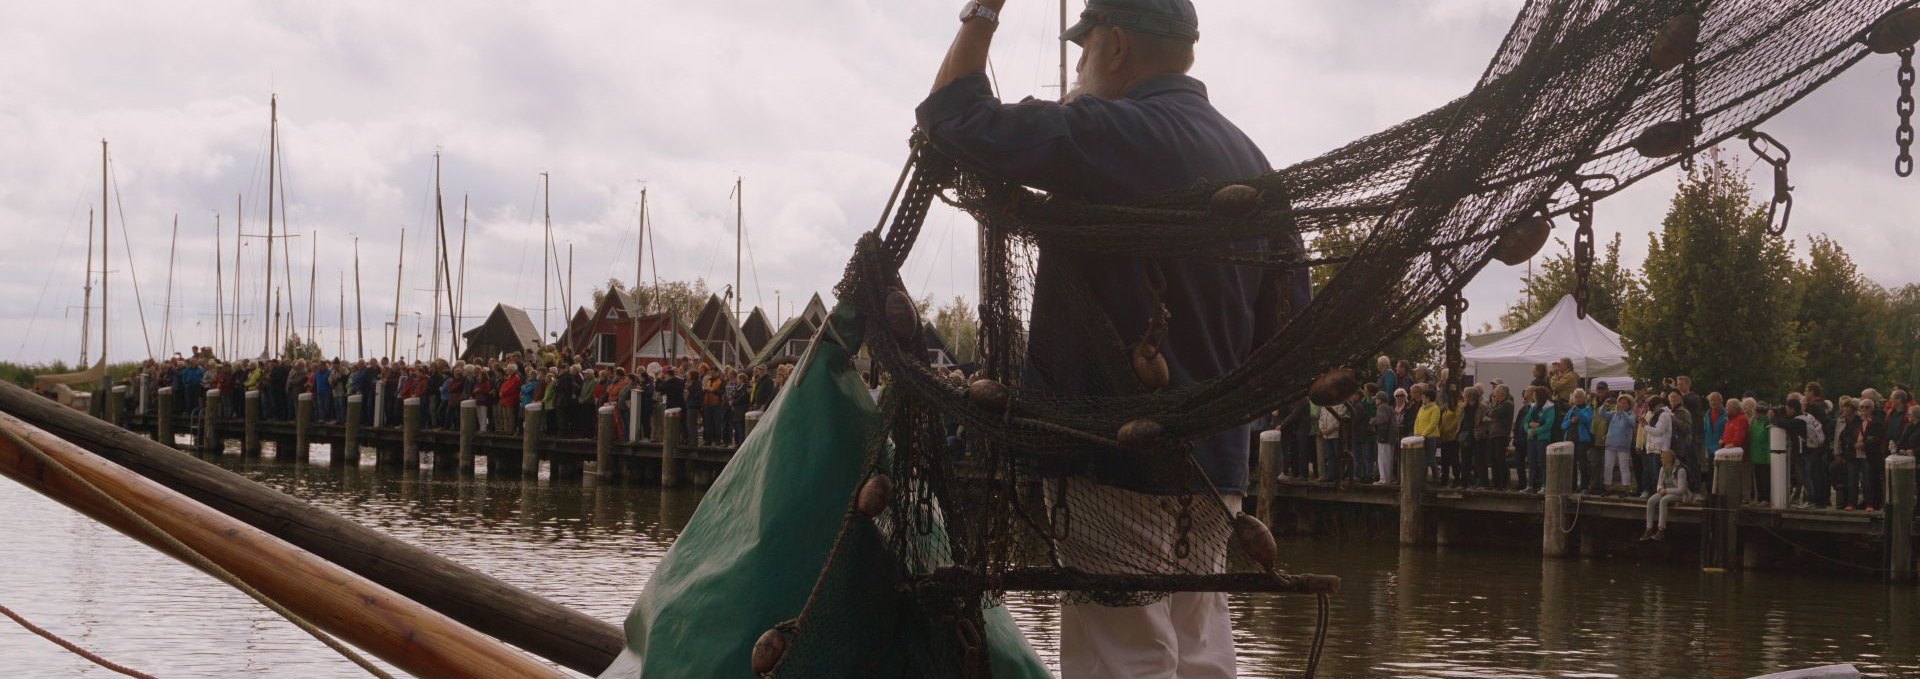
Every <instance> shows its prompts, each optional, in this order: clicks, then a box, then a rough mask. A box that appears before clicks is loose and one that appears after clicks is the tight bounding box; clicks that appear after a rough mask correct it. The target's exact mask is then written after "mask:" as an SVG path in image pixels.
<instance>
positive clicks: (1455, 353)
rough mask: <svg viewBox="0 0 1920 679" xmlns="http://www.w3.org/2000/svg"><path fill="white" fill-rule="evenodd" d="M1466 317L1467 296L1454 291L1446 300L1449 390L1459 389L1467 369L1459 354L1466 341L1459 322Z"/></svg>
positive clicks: (1464, 358) (1465, 362) (1463, 357)
mask: <svg viewBox="0 0 1920 679" xmlns="http://www.w3.org/2000/svg"><path fill="white" fill-rule="evenodd" d="M1466 315H1467V296H1466V294H1464V293H1461V292H1457V291H1456V292H1454V293H1453V299H1449V300H1447V331H1446V343H1447V386H1448V387H1450V388H1459V386H1460V385H1461V384H1462V383H1463V382H1464V381H1465V377H1466V376H1465V375H1464V374H1463V373H1464V372H1465V371H1466V369H1467V360H1466V357H1465V356H1462V355H1461V353H1460V345H1461V344H1463V343H1465V341H1466V336H1465V335H1464V334H1462V332H1461V330H1460V322H1461V319H1462V318H1463V317H1465V316H1466Z"/></svg>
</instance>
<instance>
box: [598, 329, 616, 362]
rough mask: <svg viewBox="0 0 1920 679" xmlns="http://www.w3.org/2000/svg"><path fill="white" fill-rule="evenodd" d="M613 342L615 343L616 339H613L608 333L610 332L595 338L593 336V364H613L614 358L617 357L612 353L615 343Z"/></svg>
mask: <svg viewBox="0 0 1920 679" xmlns="http://www.w3.org/2000/svg"><path fill="white" fill-rule="evenodd" d="M615 341H616V338H615V337H614V336H613V333H610V332H603V333H600V334H599V335H597V336H595V337H594V342H593V345H594V351H593V360H594V362H596V363H613V362H614V360H615V358H616V356H617V354H616V353H614V343H615Z"/></svg>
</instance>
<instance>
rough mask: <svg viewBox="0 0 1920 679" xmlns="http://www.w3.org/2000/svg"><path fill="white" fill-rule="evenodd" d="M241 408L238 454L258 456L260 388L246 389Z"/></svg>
mask: <svg viewBox="0 0 1920 679" xmlns="http://www.w3.org/2000/svg"><path fill="white" fill-rule="evenodd" d="M244 398H246V401H245V402H244V405H243V407H242V408H241V415H242V417H244V418H246V419H244V420H242V421H241V424H240V455H241V456H243V457H259V456H260V390H259V389H248V390H247V393H246V394H245V396H244Z"/></svg>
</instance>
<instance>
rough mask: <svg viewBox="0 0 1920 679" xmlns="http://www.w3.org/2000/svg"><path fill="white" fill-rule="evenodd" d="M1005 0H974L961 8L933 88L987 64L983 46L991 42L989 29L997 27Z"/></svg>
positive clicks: (945, 84) (936, 89)
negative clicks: (958, 26)
mask: <svg viewBox="0 0 1920 679" xmlns="http://www.w3.org/2000/svg"><path fill="white" fill-rule="evenodd" d="M1004 5H1006V0H976V1H975V2H969V3H967V6H966V8H965V9H963V10H962V11H961V15H960V16H961V20H960V32H959V33H957V34H955V35H954V36H953V45H952V46H951V47H948V48H947V57H946V59H945V60H943V61H941V62H940V73H939V75H936V76H934V78H933V90H932V91H936V92H937V91H939V90H940V88H942V87H946V86H947V85H948V84H950V83H952V82H953V81H954V80H956V79H959V77H960V76H963V75H966V74H968V73H973V72H976V71H983V70H986V68H987V48H989V47H991V46H992V45H993V29H995V28H999V27H1000V8H1001V7H1002V6H1004Z"/></svg>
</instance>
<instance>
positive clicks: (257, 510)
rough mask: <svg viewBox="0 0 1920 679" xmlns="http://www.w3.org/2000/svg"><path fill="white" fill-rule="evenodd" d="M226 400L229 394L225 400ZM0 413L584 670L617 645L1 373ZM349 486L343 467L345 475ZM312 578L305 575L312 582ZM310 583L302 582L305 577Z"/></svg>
mask: <svg viewBox="0 0 1920 679" xmlns="http://www.w3.org/2000/svg"><path fill="white" fill-rule="evenodd" d="M230 398H231V397H230ZM0 411H3V412H5V413H7V414H10V415H13V416H15V417H18V418H20V419H22V420H26V421H27V422H30V423H32V424H33V425H34V426H36V427H39V428H41V429H44V430H46V431H47V432H48V433H50V434H53V435H54V436H58V437H60V438H63V439H66V440H68V441H72V442H74V443H76V444H78V445H80V446H82V447H84V448H86V449H87V450H88V451H89V452H92V453H94V454H96V455H100V456H102V457H105V458H107V459H108V460H111V461H112V462H114V463H115V464H118V465H120V466H122V467H124V468H126V469H128V470H131V471H133V472H135V473H138V474H140V475H141V476H145V477H147V478H149V479H152V480H154V481H156V482H158V483H160V484H161V485H163V486H166V487H168V488H171V489H173V490H175V491H178V492H180V493H182V494H184V495H186V496H188V497H190V498H193V499H194V500H195V501H198V502H200V503H202V504H205V505H207V506H208V507H210V508H212V509H214V510H215V511H219V512H221V513H224V514H226V515H228V516H231V517H234V518H236V519H239V520H241V521H243V522H245V523H247V524H248V525H250V526H253V527H255V528H259V529H261V530H265V531H268V532H270V533H272V534H273V535H274V536H276V537H279V538H280V539H282V540H286V541H288V542H290V543H293V544H294V545H295V546H298V547H300V548H301V549H305V550H307V551H310V552H313V553H314V554H317V555H319V556H320V557H321V558H324V559H326V560H328V561H332V562H333V563H336V564H339V565H341V566H343V567H346V568H347V569H349V570H352V571H354V572H356V573H359V574H361V575H363V576H366V577H367V578H368V579H370V580H373V581H375V582H378V583H380V584H381V585H383V586H386V587H389V588H392V589H393V590H394V591H395V592H398V593H399V594H400V595H401V596H405V597H407V598H410V599H413V600H414V601H418V602H420V603H422V604H425V605H427V606H429V607H432V608H433V609H434V610H437V611H440V612H441V613H444V614H446V615H448V616H450V617H452V618H454V619H455V620H459V621H460V622H463V623H466V624H468V625H472V626H473V627H474V629H476V630H479V631H480V632H483V633H485V634H488V635H491V636H493V637H495V638H497V639H500V640H501V641H505V642H507V643H510V644H513V645H515V646H519V647H520V648H523V649H526V650H528V651H531V652H533V653H536V654H538V655H540V656H542V657H545V658H547V659H549V660H552V661H554V662H556V663H558V664H560V665H563V666H565V667H568V668H571V669H573V670H575V671H577V672H581V673H583V674H586V675H587V676H598V675H599V674H600V673H601V672H602V671H604V670H606V669H607V666H608V665H609V664H610V663H612V662H613V660H614V658H615V656H617V655H619V653H620V651H621V649H622V648H623V646H624V643H623V639H622V636H621V633H620V628H619V627H617V626H615V625H612V624H609V623H606V622H603V621H601V620H598V619H595V618H593V617H592V616H589V615H587V614H585V613H581V612H578V611H575V610H572V609H570V608H567V607H565V606H561V605H559V604H556V603H554V602H552V601H549V600H547V599H543V598H541V597H539V596H537V595H534V594H532V593H529V592H527V591H526V590H523V589H520V588H519V587H515V586H513V585H511V584H508V583H505V582H501V581H500V580H498V579H496V578H493V577H490V576H488V575H486V574H484V573H481V572H479V571H476V570H474V569H472V568H468V567H465V566H462V565H460V564H458V563H454V562H452V561H449V560H447V559H446V557H443V556H440V555H438V554H434V553H432V552H429V551H427V550H424V549H421V548H419V547H416V546H413V545H412V544H409V543H407V542H406V541H403V540H397V539H394V538H391V537H388V536H386V535H382V534H381V533H380V532H379V531H375V530H373V529H371V528H367V527H366V526H363V525H360V524H358V523H354V522H352V521H348V520H346V519H343V518H340V516H339V515H337V514H334V513H332V512H324V511H314V507H313V505H311V504H308V503H306V502H304V501H301V500H299V499H296V498H294V497H291V496H288V495H286V494H284V493H281V492H278V491H275V490H274V489H272V488H268V487H266V486H264V485H262V484H260V483H258V482H255V481H252V480H249V479H247V478H245V477H242V476H240V475H239V474H236V473H233V472H230V471H227V470H225V469H222V468H220V467H219V466H218V465H216V464H213V463H212V462H208V461H205V460H201V459H197V458H194V457H191V456H187V455H181V454H179V453H178V451H175V450H172V449H169V448H167V447H166V446H163V445H160V444H158V443H154V442H153V441H150V440H147V439H146V438H145V437H141V436H135V435H133V434H132V433H130V432H126V431H123V430H117V429H114V428H112V427H110V426H107V425H106V423H104V422H101V421H99V420H96V419H93V418H91V417H88V416H87V415H86V414H85V413H81V412H77V411H75V410H73V409H71V408H68V407H66V406H62V405H60V404H58V403H55V402H53V401H51V400H49V399H47V398H45V397H42V396H39V395H37V394H34V393H33V392H31V391H28V390H26V389H23V388H20V387H17V386H14V385H13V384H12V383H9V382H5V381H3V380H0ZM344 478H345V480H346V482H348V483H352V482H355V481H356V479H355V478H354V476H353V475H352V474H351V473H349V475H348V476H346V477H344ZM319 581H320V580H318V579H315V580H313V581H312V582H319ZM310 584H311V583H310Z"/></svg>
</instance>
